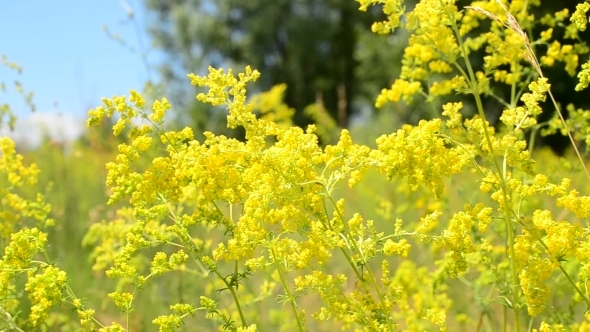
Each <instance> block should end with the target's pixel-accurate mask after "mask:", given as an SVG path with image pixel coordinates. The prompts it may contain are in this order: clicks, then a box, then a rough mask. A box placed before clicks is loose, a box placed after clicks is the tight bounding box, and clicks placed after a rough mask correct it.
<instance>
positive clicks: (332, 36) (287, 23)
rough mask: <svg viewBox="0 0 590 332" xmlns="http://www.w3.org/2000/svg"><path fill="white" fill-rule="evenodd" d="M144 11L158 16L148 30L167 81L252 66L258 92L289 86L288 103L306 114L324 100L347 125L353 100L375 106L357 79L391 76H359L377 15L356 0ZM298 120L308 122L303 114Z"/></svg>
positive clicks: (172, 2)
mask: <svg viewBox="0 0 590 332" xmlns="http://www.w3.org/2000/svg"><path fill="white" fill-rule="evenodd" d="M146 7H147V9H148V10H149V11H151V12H153V13H154V14H155V17H154V18H155V22H154V24H153V25H152V26H151V28H150V29H149V30H150V33H151V35H152V37H153V38H154V41H155V45H156V47H158V48H161V49H162V50H164V51H165V52H166V53H167V54H168V55H169V57H170V62H169V63H168V64H166V65H165V66H164V67H163V73H164V77H165V78H166V80H168V81H169V82H177V81H178V79H179V78H181V76H184V75H185V74H186V73H187V72H199V71H201V72H202V71H203V70H204V68H205V67H206V66H208V65H212V66H225V67H227V66H228V64H229V65H230V66H233V67H236V68H239V67H242V66H244V65H246V64H248V65H251V66H252V67H254V68H256V69H258V70H259V71H260V72H261V73H262V74H263V75H262V77H261V81H260V82H259V86H258V88H259V89H261V90H267V89H269V88H270V87H272V86H273V85H275V84H278V83H286V84H287V86H288V88H287V92H286V95H285V101H286V103H287V104H288V105H289V106H291V107H293V108H295V109H296V110H297V111H301V110H303V108H305V107H306V106H307V105H309V104H312V103H322V104H323V105H324V106H325V108H326V109H327V110H328V111H329V112H330V114H331V115H332V116H333V118H334V119H335V120H336V121H337V123H338V124H339V126H341V127H346V126H347V124H348V119H349V117H350V115H351V114H352V113H353V112H354V107H353V103H352V102H353V101H355V100H356V99H358V98H366V100H367V101H369V102H370V103H373V101H374V96H373V95H368V94H367V91H366V90H365V89H362V88H361V85H362V82H361V80H359V79H358V78H359V76H362V77H363V79H366V78H367V76H371V75H375V74H377V75H378V76H380V77H379V78H378V79H379V80H380V83H381V84H382V85H381V86H386V85H387V84H388V83H389V80H390V79H391V78H392V76H386V75H387V71H385V72H384V71H380V72H378V73H370V74H367V73H366V72H363V73H359V72H358V68H359V61H358V60H357V59H356V58H355V52H356V51H357V46H358V44H359V39H360V37H361V35H360V34H361V33H365V34H370V33H371V32H370V31H367V30H369V29H368V27H369V26H370V24H371V23H372V22H374V21H375V20H376V17H377V15H378V14H379V11H378V10H377V11H374V12H371V13H363V12H360V11H359V10H358V7H359V5H358V3H357V2H356V1H352V0H350V1H343V0H296V1H294V0H217V1H209V0H166V1H164V0H146ZM398 52H399V51H398ZM380 60H381V62H379V61H380ZM371 61H377V63H373V64H372V65H373V66H374V68H387V67H388V66H387V64H386V63H384V61H383V57H379V56H378V57H372V58H371ZM371 79H373V77H371ZM184 95H187V94H185V93H184V92H182V93H181V94H180V95H179V96H177V99H181V100H182V99H183V96H184ZM189 95H192V94H189ZM185 100H187V99H185ZM193 100H194V97H193ZM189 105H190V104H185V106H187V108H190V106H189ZM294 120H295V123H296V124H299V125H305V124H307V123H309V119H306V118H305V117H304V115H303V113H302V112H297V113H296V115H295V119H294Z"/></svg>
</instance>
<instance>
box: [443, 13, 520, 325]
mask: <svg viewBox="0 0 590 332" xmlns="http://www.w3.org/2000/svg"><path fill="white" fill-rule="evenodd" d="M451 22H453V31H454V32H455V35H456V37H457V41H458V43H459V47H460V49H461V51H462V52H463V59H464V61H465V66H466V67H467V71H468V73H469V81H470V87H471V92H472V93H473V96H474V98H475V103H476V105H477V111H478V113H479V116H480V117H481V118H482V120H483V121H486V117H485V112H484V109H483V103H482V101H481V96H480V91H479V88H478V85H477V79H476V78H475V74H474V72H473V67H472V65H471V62H470V61H469V55H468V53H467V51H466V50H465V45H464V44H463V40H462V39H461V34H460V33H459V29H458V28H457V24H456V22H455V20H453V19H451ZM484 136H485V140H486V142H487V144H488V147H489V149H490V154H491V155H492V156H493V155H494V150H493V149H494V148H493V146H492V141H491V138H490V134H489V133H488V131H487V130H484ZM492 160H493V163H494V166H495V168H496V171H497V172H498V173H497V174H498V177H499V180H500V181H499V182H500V187H501V190H502V195H503V205H504V206H503V210H504V221H505V223H506V230H507V233H508V247H509V251H510V270H511V274H512V289H511V294H512V303H513V304H512V309H513V310H514V323H515V325H516V332H520V314H519V309H518V305H517V303H516V301H517V299H518V297H519V288H518V287H517V281H518V275H517V273H516V259H515V251H514V229H513V226H512V225H511V222H510V215H509V212H508V211H509V202H508V190H507V188H506V174H505V172H504V171H503V168H502V167H500V165H499V164H498V161H497V160H496V159H495V158H492ZM505 323H506V322H505ZM505 327H506V326H505Z"/></svg>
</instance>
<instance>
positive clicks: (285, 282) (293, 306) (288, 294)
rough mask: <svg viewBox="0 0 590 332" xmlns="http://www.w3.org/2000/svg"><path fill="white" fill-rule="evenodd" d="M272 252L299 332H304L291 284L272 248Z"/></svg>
mask: <svg viewBox="0 0 590 332" xmlns="http://www.w3.org/2000/svg"><path fill="white" fill-rule="evenodd" d="M270 252H271V253H272V259H273V261H274V264H275V266H276V267H277V271H278V272H279V277H280V278H281V283H282V284H283V288H284V289H285V293H287V297H288V298H289V304H290V305H291V310H293V314H295V320H296V321H297V327H298V328H299V331H301V332H304V331H305V328H304V327H303V322H301V320H300V319H299V313H298V311H297V303H296V302H295V298H294V296H293V294H292V293H291V290H290V289H289V284H288V283H287V279H286V278H285V275H284V274H283V269H282V268H281V266H280V265H279V262H278V261H277V256H276V254H275V252H274V250H272V248H271V249H270Z"/></svg>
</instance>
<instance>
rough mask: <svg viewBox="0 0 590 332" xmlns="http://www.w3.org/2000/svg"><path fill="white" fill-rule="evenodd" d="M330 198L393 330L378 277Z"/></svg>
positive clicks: (353, 264) (390, 328) (389, 326)
mask: <svg viewBox="0 0 590 332" xmlns="http://www.w3.org/2000/svg"><path fill="white" fill-rule="evenodd" d="M328 199H329V200H330V202H332V205H333V206H334V209H335V211H336V213H337V214H338V217H339V218H340V220H341V221H342V225H343V226H344V229H345V232H346V236H348V237H349V238H350V239H351V241H350V243H351V245H352V247H354V250H355V251H356V252H358V254H359V255H360V256H361V260H362V262H363V264H365V265H364V266H365V267H366V271H367V274H368V275H369V279H370V283H371V286H373V288H374V289H375V292H376V293H377V297H379V302H380V303H381V308H382V310H383V314H384V316H385V319H386V320H387V326H388V328H389V331H393V330H394V329H393V327H394V324H393V322H392V321H391V317H390V315H389V311H388V310H387V306H386V305H385V300H384V299H383V294H381V290H380V288H379V286H378V285H377V279H375V276H374V275H373V272H372V271H371V269H370V268H369V266H368V264H367V263H368V261H367V259H366V257H365V255H364V254H363V251H362V250H361V248H359V247H358V245H357V242H356V241H354V239H352V237H351V236H350V234H351V232H350V228H349V227H348V224H347V223H346V221H345V220H344V216H343V215H342V214H341V213H340V211H339V210H338V207H337V205H336V202H334V200H333V199H332V197H331V196H328ZM343 252H344V250H343ZM345 256H346V259H347V260H348V262H349V264H351V266H353V269H354V270H355V272H356V273H357V276H359V272H358V270H357V269H356V264H355V263H354V262H353V261H352V257H349V255H348V254H347V253H345ZM363 279H364V278H363V276H362V275H361V276H360V279H359V280H363Z"/></svg>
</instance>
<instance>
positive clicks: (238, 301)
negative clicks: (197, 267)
mask: <svg viewBox="0 0 590 332" xmlns="http://www.w3.org/2000/svg"><path fill="white" fill-rule="evenodd" d="M213 272H214V273H215V274H216V275H217V276H218V277H219V279H221V281H223V283H224V284H225V286H226V287H227V289H228V290H229V291H230V293H231V295H232V297H233V299H234V303H235V304H236V308H237V309H238V313H239V314H240V320H241V321H242V326H248V323H246V317H245V316H244V312H243V311H242V306H241V305H240V299H239V298H238V294H236V291H235V289H234V287H233V286H232V285H230V284H229V283H228V282H227V280H225V278H224V277H223V276H222V275H221V274H220V273H219V271H217V270H215V271H213Z"/></svg>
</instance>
